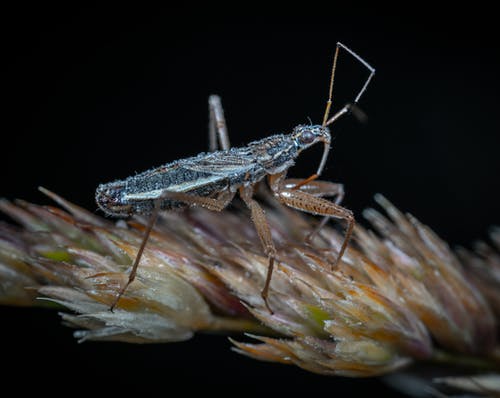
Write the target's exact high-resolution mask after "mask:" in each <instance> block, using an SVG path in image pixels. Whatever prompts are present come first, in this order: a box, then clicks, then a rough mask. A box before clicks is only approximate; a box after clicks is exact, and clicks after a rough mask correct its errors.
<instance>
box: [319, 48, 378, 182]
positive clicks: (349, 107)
mask: <svg viewBox="0 0 500 398" xmlns="http://www.w3.org/2000/svg"><path fill="white" fill-rule="evenodd" d="M341 48H342V49H344V50H345V51H347V52H348V53H349V54H351V55H352V56H353V57H354V58H355V59H356V60H357V61H359V62H360V63H361V64H363V65H364V66H365V67H366V68H367V69H368V70H369V71H370V75H369V76H368V78H367V79H366V81H365V83H364V84H363V87H361V90H359V92H358V95H356V97H355V98H354V101H353V102H352V103H351V104H346V105H344V107H343V108H342V109H340V110H339V111H338V112H337V113H335V114H334V115H333V116H332V117H331V118H330V119H328V117H329V116H330V109H331V107H332V98H333V83H334V81H335V70H336V69H337V59H338V57H339V52H340V49H341ZM373 75H375V68H373V67H372V66H371V65H370V64H369V63H368V62H366V61H365V60H364V59H363V58H361V57H360V56H359V55H358V54H356V53H355V52H354V51H352V50H351V49H350V48H349V47H347V46H345V45H343V44H342V43H340V42H337V48H336V49H335V55H334V56H333V64H332V74H331V77H330V86H329V89H328V101H326V108H325V114H324V116H323V123H322V126H323V127H326V126H329V125H330V124H332V123H333V122H335V121H336V120H337V119H339V118H340V117H341V116H343V115H345V114H346V113H349V112H350V111H351V110H352V109H355V105H356V104H357V102H358V101H359V99H360V98H361V96H362V95H363V93H364V92H365V91H366V88H367V87H368V84H370V81H371V80H372V78H373ZM324 145H325V148H324V150H323V156H322V157H321V162H320V164H319V167H318V171H317V172H316V174H314V175H313V176H311V179H315V178H317V177H319V176H320V174H321V173H322V171H323V169H324V167H325V165H326V160H327V158H328V152H329V151H330V143H329V142H327V141H325V142H324Z"/></svg>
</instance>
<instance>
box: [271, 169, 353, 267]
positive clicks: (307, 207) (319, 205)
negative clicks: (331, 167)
mask: <svg viewBox="0 0 500 398" xmlns="http://www.w3.org/2000/svg"><path fill="white" fill-rule="evenodd" d="M284 177H285V175H284V173H282V174H275V175H272V176H269V186H270V187H271V190H272V192H273V194H274V195H275V197H276V198H277V199H278V200H279V201H280V202H281V203H283V204H285V205H287V206H289V207H292V208H294V209H297V210H301V211H304V212H306V213H310V214H315V215H321V216H328V217H335V218H339V219H342V220H346V221H347V229H346V232H345V238H344V242H343V243H342V246H341V247H340V251H339V254H338V257H337V260H336V261H335V264H334V265H333V267H336V266H337V264H338V263H339V261H340V260H341V259H342V256H343V255H344V252H345V250H346V248H347V244H348V243H349V240H350V239H351V235H352V231H353V228H354V223H355V221H354V216H353V214H352V212H351V211H350V210H349V209H346V208H344V207H342V206H340V205H338V204H336V203H334V202H330V201H329V200H326V199H323V198H321V197H318V196H315V195H313V194H311V193H308V192H304V191H302V190H298V189H293V188H286V187H285V185H284V182H285V181H286V180H285V179H284ZM333 267H332V268H333Z"/></svg>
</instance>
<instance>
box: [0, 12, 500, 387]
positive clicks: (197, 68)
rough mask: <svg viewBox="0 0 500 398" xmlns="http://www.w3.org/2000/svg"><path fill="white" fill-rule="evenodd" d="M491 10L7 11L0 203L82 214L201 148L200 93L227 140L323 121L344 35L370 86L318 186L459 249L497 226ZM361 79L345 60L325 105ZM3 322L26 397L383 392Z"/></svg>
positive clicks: (43, 320) (44, 315)
mask: <svg viewBox="0 0 500 398" xmlns="http://www.w3.org/2000/svg"><path fill="white" fill-rule="evenodd" d="M490 14H492V12H491V10H480V11H470V10H465V9H464V10H457V9H456V8H454V9H453V12H451V11H450V13H448V12H439V13H438V12H437V11H436V10H428V9H419V10H417V9H413V8H412V6H410V5H405V6H404V9H383V8H372V9H368V8H363V7H359V8H357V9H356V8H354V7H353V8H351V9H344V8H335V9H333V10H332V11H329V10H323V9H322V8H318V7H317V6H314V7H313V6H312V5H311V6H310V7H309V8H308V7H305V6H302V9H295V10H290V9H287V10H286V13H285V11H284V10H280V11H279V12H278V11H276V12H272V11H268V12H267V13H265V14H264V13H263V12H260V13H259V12H256V11H255V10H244V9H242V10H240V11H238V12H234V13H233V14H232V15H231V14H230V12H229V11H228V10H225V12H222V11H220V10H215V9H211V8H208V7H207V8H205V9H200V8H198V7H197V6H194V5H190V6H185V7H180V6H177V7H175V8H173V7H171V8H162V9H145V8H141V9H135V8H127V7H123V6H121V7H118V6H117V7H115V8H113V7H106V8H105V7H78V6H71V7H68V6H63V7H61V6H57V7H56V6H52V7H40V6H35V7H33V6H26V7H19V8H11V9H7V10H4V12H3V16H2V19H4V21H3V24H2V25H3V34H2V39H3V45H2V50H1V51H2V55H3V57H2V58H3V62H2V63H3V64H4V66H5V67H6V68H5V70H4V72H3V73H2V75H1V76H2V77H1V79H2V89H1V93H2V96H3V100H4V101H3V103H4V105H3V106H2V111H3V112H2V113H3V116H2V129H1V131H2V133H1V134H2V141H1V156H0V166H1V170H2V172H1V175H2V179H1V187H2V188H1V191H0V195H1V196H4V197H7V198H9V199H14V198H22V199H27V200H30V201H34V202H36V203H49V201H48V199H46V198H45V197H44V196H43V195H42V194H41V193H39V192H38V191H37V186H39V185H42V186H44V187H46V188H49V189H51V190H53V191H55V192H57V193H59V194H61V195H62V196H64V197H66V198H67V199H69V200H71V201H73V202H75V203H77V204H80V205H82V206H84V207H87V208H89V209H91V210H94V209H95V208H96V205H95V203H94V199H93V194H94V190H95V187H96V186H97V185H98V184H99V183H101V182H108V181H110V180H113V179H117V178H123V177H126V176H128V175H131V174H134V173H135V172H139V171H142V170H144V169H147V168H150V167H152V166H158V165H160V164H162V163H166V162H170V161H172V160H174V159H178V158H182V157H187V156H191V155H195V154H197V153H199V152H201V151H204V150H206V149H207V121H208V106H207V98H208V95H209V94H212V93H217V94H219V95H221V97H222V101H223V106H224V110H225V114H226V119H227V123H228V128H229V133H230V138H231V143H232V144H233V145H244V144H246V143H247V142H249V141H252V140H255V139H258V138H261V137H264V136H266V135H269V134H273V133H277V132H287V131H290V130H291V129H292V128H293V127H294V126H295V125H296V124H301V123H308V122H309V119H308V118H311V119H312V121H314V122H316V123H319V122H321V118H322V116H323V111H324V104H325V100H326V94H327V89H328V79H329V73H330V68H331V62H332V57H333V52H334V49H335V43H336V41H341V42H343V43H344V44H346V45H348V46H350V47H351V48H352V49H354V50H355V51H356V52H357V53H358V54H360V55H361V56H363V57H364V58H365V59H366V60H367V61H368V62H370V63H371V64H372V65H373V66H374V67H376V68H377V74H376V76H375V78H374V80H373V84H372V85H371V86H370V87H369V89H368V91H367V93H366V96H365V97H364V98H363V99H362V100H361V102H360V106H361V107H362V109H363V110H364V111H365V112H366V113H367V115H368V118H369V119H368V123H367V124H365V125H362V124H360V123H358V122H357V121H356V120H355V119H354V118H352V117H351V118H345V119H343V120H341V121H339V122H338V123H337V124H336V125H335V126H334V127H333V135H334V136H335V140H334V142H333V151H332V152H331V155H330V159H329V162H328V164H327V169H326V170H325V173H324V175H323V178H324V179H325V180H332V181H338V182H342V183H344V184H345V187H346V191H347V196H346V199H345V202H344V204H345V205H346V206H347V207H349V208H350V209H352V210H353V211H354V212H355V214H357V215H358V219H359V220H361V215H360V212H361V211H362V209H363V208H365V207H367V206H370V205H373V200H372V196H373V194H374V193H376V192H381V193H383V194H385V195H386V196H387V197H388V198H389V199H391V200H392V201H393V202H394V203H395V204H396V205H398V206H399V207H400V208H401V209H403V210H405V211H410V212H411V213H412V214H414V215H415V216H417V217H418V218H419V219H420V220H421V221H423V222H424V223H426V224H429V225H430V226H431V227H432V228H433V229H434V230H435V231H436V232H437V233H438V234H439V235H440V236H442V237H443V238H445V239H446V240H447V241H448V242H450V243H451V244H464V245H467V244H470V243H471V242H472V241H473V240H475V239H477V238H485V237H486V236H487V230H488V228H489V227H490V226H491V225H493V224H495V223H497V224H498V221H499V219H498V211H497V204H498V194H497V188H498V172H499V161H498V146H499V134H498V130H499V127H500V116H499V105H500V96H499V94H498V90H499V82H500V79H499V74H498V71H499V70H500V68H499V66H500V63H499V48H498V45H497V43H496V38H495V33H496V32H495V29H496V22H495V21H494V20H493V17H491V18H490V16H489V15H490ZM366 75H367V72H366V70H365V69H364V68H363V67H362V66H361V65H359V64H358V63H356V62H355V61H354V60H352V58H350V57H349V56H347V54H346V53H341V58H340V59H339V65H338V71H337V76H336V86H335V99H334V106H335V107H336V109H338V108H339V107H340V106H342V105H343V104H344V103H346V102H349V101H351V100H352V99H353V96H354V95H355V93H356V92H357V90H358V89H359V87H360V86H361V84H362V83H363V81H364V79H365V78H366ZM320 153H321V149H320V148H319V147H318V148H316V150H310V151H309V152H308V153H304V155H303V156H302V157H301V158H300V160H299V162H298V164H297V166H296V167H294V168H293V169H291V170H290V175H292V176H297V177H306V176H308V175H309V174H310V173H312V172H314V171H315V170H316V167H317V164H318V161H319V158H320ZM0 311H1V313H2V332H1V333H2V334H3V336H1V337H2V340H0V341H1V344H2V345H3V346H4V347H3V348H2V352H3V355H2V356H3V359H2V361H3V362H4V364H7V365H10V366H11V370H10V372H9V373H7V377H6V378H5V379H4V380H9V379H10V378H9V375H15V374H19V375H22V376H23V377H24V380H25V381H26V383H24V382H23V383H22V384H19V385H18V386H19V388H21V389H25V388H31V387H34V388H37V389H39V390H40V391H47V392H48V391H57V390H61V389H62V384H63V382H66V381H70V382H71V383H72V388H73V389H75V390H78V391H81V390H85V391H90V390H91V386H93V385H95V384H96V383H100V382H102V383H104V387H103V389H104V390H106V391H113V392H115V393H116V394H117V395H118V396H119V395H120V394H123V393H124V392H127V391H131V392H136V393H152V392H156V393H160V394H161V395H164V396H172V394H173V392H174V391H175V390H176V389H179V388H182V389H183V391H184V392H186V393H189V392H194V391H195V389H197V388H200V387H201V388H203V389H204V391H205V392H207V393H218V394H222V395H224V394H228V395H229V394H232V395H235V394H239V393H242V392H247V393H254V394H255V393H266V392H273V393H280V394H283V395H289V394H290V393H293V392H299V391H301V392H305V393H311V394H315V393H316V394H319V393H324V392H328V393H332V394H334V393H335V394H337V396H346V395H356V394H358V393H362V392H364V391H368V390H369V389H372V391H374V390H373V388H376V389H378V391H382V392H383V391H385V390H384V387H383V385H382V384H380V383H379V381H378V380H362V381H355V382H353V381H351V380H348V379H347V380H346V379H332V378H327V377H321V376H316V375H311V374H308V373H306V372H305V371H301V370H299V369H295V368H293V367H285V366H281V365H274V364H265V363H259V362H255V361H251V360H249V359H246V358H243V357H239V356H238V355H237V354H234V353H231V352H230V350H229V347H230V344H229V343H228V342H227V341H226V339H225V337H222V336H197V337H195V338H194V339H193V340H191V341H189V342H186V343H179V344H170V345H168V344H164V345H153V346H132V345H125V344H113V343H85V344H83V345H77V344H76V343H75V341H74V340H73V338H72V337H71V331H70V330H69V329H66V328H64V327H62V326H60V325H59V321H58V318H57V315H56V314H54V313H52V312H47V311H34V310H20V309H11V308H1V309H0ZM7 349H9V350H10V351H8V353H7V354H5V352H7ZM10 380H12V379H10ZM7 383H9V382H8V381H7ZM12 383H14V382H12Z"/></svg>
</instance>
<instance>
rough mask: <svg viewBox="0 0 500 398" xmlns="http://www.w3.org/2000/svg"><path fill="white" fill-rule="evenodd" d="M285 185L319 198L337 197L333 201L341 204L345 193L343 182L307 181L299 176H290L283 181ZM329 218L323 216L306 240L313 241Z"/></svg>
mask: <svg viewBox="0 0 500 398" xmlns="http://www.w3.org/2000/svg"><path fill="white" fill-rule="evenodd" d="M283 187H284V188H286V189H293V190H296V189H299V190H301V191H302V192H306V193H308V194H310V195H313V196H316V197H318V198H324V197H335V200H334V201H333V202H334V203H335V204H336V205H339V204H340V203H341V202H342V200H343V199H344V194H345V193H344V185H343V184H337V183H334V182H329V181H318V180H315V181H307V180H303V179H299V178H288V179H286V180H284V181H283ZM329 219H330V216H325V217H323V219H322V220H321V222H320V223H319V224H318V225H317V226H316V228H314V230H313V231H312V232H311V233H310V234H309V235H307V237H306V242H312V240H313V238H314V237H315V236H316V235H317V234H318V233H319V231H321V229H322V228H323V227H324V226H325V225H326V223H327V222H328V220H329Z"/></svg>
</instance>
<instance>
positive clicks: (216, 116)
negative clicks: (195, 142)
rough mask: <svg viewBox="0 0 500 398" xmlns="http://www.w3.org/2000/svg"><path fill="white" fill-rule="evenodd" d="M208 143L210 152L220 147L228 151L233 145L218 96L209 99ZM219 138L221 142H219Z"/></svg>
mask: <svg viewBox="0 0 500 398" xmlns="http://www.w3.org/2000/svg"><path fill="white" fill-rule="evenodd" d="M208 113H209V122H208V141H209V150H210V152H213V151H216V150H217V149H219V145H218V144H220V146H221V148H222V149H223V150H228V149H229V148H230V147H231V145H230V143H229V134H228V132H227V127H226V119H225V118H224V111H223V109H222V104H221V102H220V97H219V96H218V95H211V96H210V97H209V98H208ZM217 137H218V138H219V142H217Z"/></svg>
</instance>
